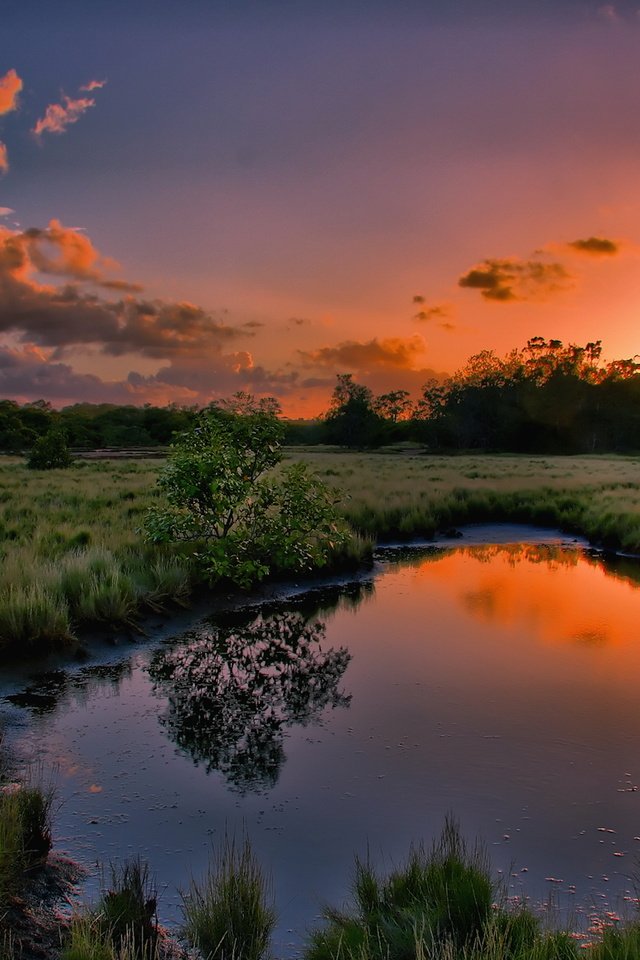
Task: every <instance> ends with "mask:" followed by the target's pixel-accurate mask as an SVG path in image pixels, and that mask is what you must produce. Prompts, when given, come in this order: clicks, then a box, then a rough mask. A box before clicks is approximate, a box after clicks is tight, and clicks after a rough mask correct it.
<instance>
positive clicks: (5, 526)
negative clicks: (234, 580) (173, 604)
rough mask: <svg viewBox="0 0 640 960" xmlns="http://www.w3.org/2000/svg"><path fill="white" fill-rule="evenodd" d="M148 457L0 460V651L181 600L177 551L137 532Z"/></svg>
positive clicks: (127, 620)
mask: <svg viewBox="0 0 640 960" xmlns="http://www.w3.org/2000/svg"><path fill="white" fill-rule="evenodd" d="M157 470H158V464H157V463H153V462H151V461H149V462H140V463H138V462H137V461H133V462H126V463H122V462H115V463H111V462H101V463H79V464H77V465H75V466H74V467H72V468H71V469H69V470H60V471H57V470H52V471H48V472H47V474H46V475H44V474H41V473H39V472H34V471H29V470H26V468H25V467H24V466H23V465H22V464H21V463H18V462H15V461H11V460H9V459H5V458H3V460H2V461H1V462H0V560H1V561H2V562H1V563H0V658H1V657H2V656H10V655H11V654H12V653H18V654H19V655H22V656H23V655H25V654H26V655H29V654H33V655H37V654H41V653H42V652H46V651H47V650H49V649H51V648H53V647H59V646H60V645H67V644H69V643H70V642H72V641H73V639H74V637H76V636H77V632H78V629H79V628H82V626H83V625H84V624H93V623H104V624H108V625H111V624H115V625H116V626H117V625H125V626H126V625H131V623H132V621H133V619H134V618H135V617H136V615H137V614H138V613H139V612H140V611H144V610H145V609H150V610H153V611H156V612H157V611H160V610H162V609H164V607H165V606H166V604H167V602H169V601H173V600H175V601H178V602H179V603H184V601H185V599H186V598H187V597H188V595H189V592H190V589H191V578H190V571H189V567H188V564H187V562H186V560H185V559H184V558H183V557H182V556H181V555H180V552H179V551H177V550H176V551H172V550H170V549H162V550H160V549H151V548H150V547H149V546H148V545H146V544H144V543H143V541H142V537H141V535H140V533H139V527H140V525H141V522H142V516H143V515H144V513H145V512H146V510H147V508H148V507H149V506H150V505H151V503H153V502H154V500H155V499H156V496H157V492H156V488H155V477H156V474H157Z"/></svg>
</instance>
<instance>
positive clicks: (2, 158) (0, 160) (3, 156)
mask: <svg viewBox="0 0 640 960" xmlns="http://www.w3.org/2000/svg"><path fill="white" fill-rule="evenodd" d="M8 169H9V155H8V154H7V148H6V146H5V145H4V143H2V141H0V173H6V172H7V171H8Z"/></svg>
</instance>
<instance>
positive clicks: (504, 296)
mask: <svg viewBox="0 0 640 960" xmlns="http://www.w3.org/2000/svg"><path fill="white" fill-rule="evenodd" d="M572 279H573V278H572V276H571V274H570V273H569V272H568V271H567V270H566V268H565V267H564V266H563V265H562V264H561V263H547V262H545V261H542V260H521V259H519V258H518V257H504V258H501V259H498V258H491V259H487V260H483V261H482V263H480V264H478V265H477V266H475V267H473V268H472V269H471V270H469V271H468V272H467V273H465V274H464V275H463V276H462V277H460V279H459V280H458V285H459V286H460V287H469V288H471V289H474V290H480V293H481V295H482V296H483V297H484V298H485V299H486V300H495V301H497V302H499V303H506V302H508V301H513V300H521V301H524V300H543V299H545V298H546V297H547V296H549V295H550V294H553V293H556V292H557V291H560V290H563V289H565V288H566V287H567V285H568V283H569V282H570V281H571V280H572Z"/></svg>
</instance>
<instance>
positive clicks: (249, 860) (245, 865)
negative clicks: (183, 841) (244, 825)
mask: <svg viewBox="0 0 640 960" xmlns="http://www.w3.org/2000/svg"><path fill="white" fill-rule="evenodd" d="M272 899H273V898H272V895H271V891H270V884H269V882H268V880H267V879H266V878H265V875H264V873H263V871H262V869H261V867H260V865H259V864H258V862H257V860H256V858H255V856H254V854H253V851H252V849H251V845H250V843H249V840H248V838H246V837H245V838H244V840H243V842H242V844H241V845H236V842H235V839H234V838H229V837H226V838H225V842H224V845H223V847H222V849H221V850H220V852H219V854H218V857H217V860H216V861H215V863H214V864H210V865H209V870H208V872H207V874H206V876H205V877H204V879H203V880H202V881H201V882H198V881H195V880H194V881H193V882H192V884H191V887H190V889H189V891H188V892H187V893H186V894H185V895H183V913H184V935H185V937H186V938H187V940H188V941H189V942H190V943H192V944H193V945H194V946H195V947H197V949H198V950H199V951H200V952H201V954H202V955H203V957H205V958H206V960H261V958H262V957H264V956H266V954H267V951H268V949H269V943H270V940H271V933H272V931H273V928H274V926H275V921H276V914H275V911H274V908H273V903H272Z"/></svg>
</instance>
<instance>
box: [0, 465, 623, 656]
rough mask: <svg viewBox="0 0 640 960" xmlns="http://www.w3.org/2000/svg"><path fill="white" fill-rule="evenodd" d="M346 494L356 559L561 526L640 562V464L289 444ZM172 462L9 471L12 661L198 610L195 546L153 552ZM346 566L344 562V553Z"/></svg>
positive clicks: (6, 644)
mask: <svg viewBox="0 0 640 960" xmlns="http://www.w3.org/2000/svg"><path fill="white" fill-rule="evenodd" d="M294 460H304V461H305V462H306V463H308V464H309V466H310V467H311V468H312V469H313V470H314V471H316V472H317V474H318V475H319V476H320V478H321V479H322V480H324V481H325V482H326V483H327V485H329V486H330V487H332V488H334V489H335V491H336V498H337V499H338V501H339V505H340V510H341V511H342V513H343V514H344V516H345V518H346V519H347V520H348V521H349V523H350V524H351V526H352V527H353V529H354V531H355V532H356V534H357V537H356V538H355V541H354V543H353V545H352V546H351V548H350V550H349V551H347V557H346V560H348V561H350V562H352V563H356V562H358V561H361V560H363V559H366V557H367V556H368V555H369V554H370V551H371V547H372V545H373V544H374V543H375V542H376V541H384V540H385V539H386V540H390V539H409V538H411V537H431V536H433V535H434V534H435V533H436V532H437V531H439V530H447V529H448V528H450V527H452V526H455V525H459V524H462V523H465V522H474V521H478V522H481V521H482V522H486V521H490V522H494V521H495V522H499V521H508V520H509V521H519V522H529V523H536V524H545V525H552V526H557V527H559V528H561V529H563V530H564V531H567V532H570V533H574V534H582V535H584V536H586V537H587V538H588V539H590V540H591V541H592V542H593V543H596V544H598V545H601V546H604V547H607V548H612V549H622V550H623V551H626V552H629V553H640V458H638V457H624V456H577V457H540V456H535V457H529V456H511V455H494V456H492V455H477V456H472V455H470V456H432V455H425V454H424V453H423V452H422V451H421V450H420V449H419V448H418V447H416V448H415V449H412V448H409V449H402V450H392V449H387V450H382V451H379V452H375V453H373V452H372V453H359V452H344V451H342V450H334V449H331V448H318V447H309V448H287V450H286V451H285V456H284V459H283V464H284V465H285V466H286V465H287V464H288V463H290V462H292V461H294ZM161 466H162V461H158V460H157V459H154V460H151V459H148V460H144V459H139V460H136V459H134V460H101V461H95V460H93V461H89V460H79V461H77V462H76V463H75V464H74V465H73V466H72V467H71V468H70V469H66V470H47V471H38V470H28V469H27V468H26V467H25V466H24V463H23V461H21V460H19V459H17V458H11V457H5V458H2V462H1V463H0V551H1V553H0V556H1V558H2V564H1V566H0V656H5V657H7V656H11V655H13V654H15V653H16V652H19V654H20V656H34V657H37V656H40V655H41V654H42V653H44V652H46V651H47V650H48V649H50V648H52V647H58V646H60V645H65V644H67V645H69V646H70V647H73V646H74V645H77V643H78V637H79V636H82V635H86V633H87V630H86V628H87V627H88V626H91V627H92V629H93V628H95V627H96V626H102V627H104V628H105V629H106V630H111V629H117V630H119V631H122V630H123V629H124V630H130V631H134V632H135V631H136V630H137V629H139V623H140V620H139V617H140V614H141V613H144V611H145V610H146V611H154V612H160V611H163V610H166V609H167V608H168V607H170V606H171V605H172V604H175V603H179V604H185V603H186V602H188V598H189V596H190V594H191V593H192V591H193V589H194V588H196V587H197V586H201V585H199V584H197V582H196V578H195V576H194V574H193V571H192V570H191V569H190V565H189V560H188V556H187V555H186V553H185V550H184V548H179V547H175V548H172V547H170V546H167V547H159V546H155V545H151V544H148V543H145V541H144V537H143V535H142V532H141V527H142V524H143V521H144V516H145V514H146V512H147V509H148V508H149V507H150V506H151V505H152V504H154V503H157V502H158V498H159V496H160V493H159V490H158V489H157V487H156V485H155V480H156V477H157V475H158V471H159V470H160V469H161ZM341 560H342V561H344V560H345V557H344V556H343V557H342V558H341Z"/></svg>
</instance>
